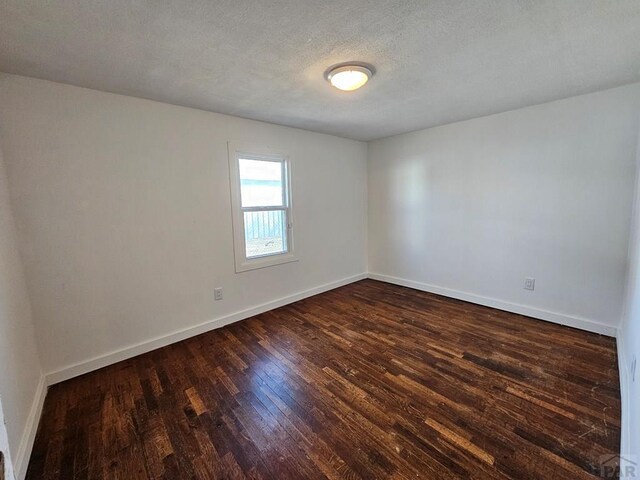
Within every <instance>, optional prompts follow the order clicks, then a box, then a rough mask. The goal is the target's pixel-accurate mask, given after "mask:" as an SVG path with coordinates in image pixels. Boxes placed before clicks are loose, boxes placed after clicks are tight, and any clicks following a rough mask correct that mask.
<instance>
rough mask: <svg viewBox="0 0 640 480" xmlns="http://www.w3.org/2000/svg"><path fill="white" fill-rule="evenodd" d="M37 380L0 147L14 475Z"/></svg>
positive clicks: (25, 453)
mask: <svg viewBox="0 0 640 480" xmlns="http://www.w3.org/2000/svg"><path fill="white" fill-rule="evenodd" d="M0 145H1V142H0ZM41 380H42V372H41V367H40V360H39V358H38V352H37V347H36V340H35V331H34V326H33V323H32V318H31V307H30V304H29V298H28V294H27V288H26V284H25V279H24V272H23V268H22V263H21V261H20V255H19V252H18V247H17V237H16V230H15V225H14V219H13V215H12V212H11V206H10V200H9V188H8V184H7V178H6V175H5V168H4V162H3V157H2V150H1V148H0V397H1V398H2V407H3V409H4V416H5V420H6V423H7V439H8V443H9V447H10V450H11V459H10V460H12V463H13V464H14V466H15V469H16V470H17V472H18V474H19V475H18V478H21V476H20V474H22V473H24V471H23V470H24V466H25V465H24V464H25V459H27V458H28V457H29V454H30V452H31V445H32V443H31V442H32V440H33V438H32V437H33V434H34V433H35V425H34V422H35V423H37V420H38V419H37V418H34V413H33V412H34V411H36V410H37V409H38V408H37V407H38V404H39V401H40V398H41V396H42V383H41ZM0 417H1V415H0ZM1 437H2V435H0V446H2V445H1V444H2V443H3V442H2V439H1Z"/></svg>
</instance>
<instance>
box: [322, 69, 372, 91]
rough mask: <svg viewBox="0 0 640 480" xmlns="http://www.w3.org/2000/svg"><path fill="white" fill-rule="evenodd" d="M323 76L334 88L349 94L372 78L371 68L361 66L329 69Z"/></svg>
mask: <svg viewBox="0 0 640 480" xmlns="http://www.w3.org/2000/svg"><path fill="white" fill-rule="evenodd" d="M325 76H326V78H327V80H328V81H329V83H330V84H331V85H333V86H334V87H336V88H338V89H340V90H344V91H347V92H351V91H353V90H357V89H359V88H360V87H362V86H363V85H364V84H365V83H367V82H368V81H369V79H370V78H371V77H372V76H373V68H371V67H369V66H365V65H361V64H342V65H336V66H335V67H332V68H330V69H329V70H328V71H327V73H326V74H325Z"/></svg>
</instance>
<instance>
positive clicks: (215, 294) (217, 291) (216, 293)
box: [213, 287, 222, 300]
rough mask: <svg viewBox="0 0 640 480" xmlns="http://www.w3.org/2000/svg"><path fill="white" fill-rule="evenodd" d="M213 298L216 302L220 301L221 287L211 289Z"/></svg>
mask: <svg viewBox="0 0 640 480" xmlns="http://www.w3.org/2000/svg"><path fill="white" fill-rule="evenodd" d="M213 297H214V298H215V299H216V300H222V287H218V288H214V289H213Z"/></svg>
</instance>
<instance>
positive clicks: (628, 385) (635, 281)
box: [618, 112, 640, 464]
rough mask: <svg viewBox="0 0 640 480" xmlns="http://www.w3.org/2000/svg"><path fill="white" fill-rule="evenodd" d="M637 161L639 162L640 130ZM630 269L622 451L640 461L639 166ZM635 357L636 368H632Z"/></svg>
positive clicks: (622, 341) (623, 330) (621, 345)
mask: <svg viewBox="0 0 640 480" xmlns="http://www.w3.org/2000/svg"><path fill="white" fill-rule="evenodd" d="M639 115H640V112H639ZM637 163H638V165H640V134H639V136H638V149H637ZM628 272H629V275H628V281H627V292H626V302H625V311H624V316H623V319H622V325H621V327H620V331H619V333H618V356H619V365H620V390H621V392H620V393H621V396H622V426H623V429H622V446H621V454H622V456H623V457H629V456H630V455H635V461H636V462H637V464H638V460H640V381H639V380H640V377H639V374H640V370H638V368H639V367H638V365H637V361H638V360H637V359H638V357H640V169H639V170H638V177H637V179H636V195H635V202H634V208H633V222H632V228H631V239H630V242H629V264H628ZM634 359H635V361H636V365H635V372H634V371H633V362H634ZM629 460H631V461H633V460H634V459H632V458H630V459H629Z"/></svg>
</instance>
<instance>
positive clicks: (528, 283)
mask: <svg viewBox="0 0 640 480" xmlns="http://www.w3.org/2000/svg"><path fill="white" fill-rule="evenodd" d="M535 288H536V279H535V278H530V277H527V278H525V279H524V289H525V290H535Z"/></svg>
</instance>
